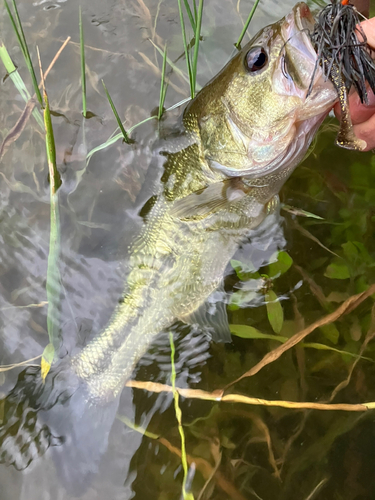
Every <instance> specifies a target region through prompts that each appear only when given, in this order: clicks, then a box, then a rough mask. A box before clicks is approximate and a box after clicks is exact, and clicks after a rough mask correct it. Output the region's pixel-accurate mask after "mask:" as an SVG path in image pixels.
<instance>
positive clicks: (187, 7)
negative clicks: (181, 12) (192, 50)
mask: <svg viewBox="0 0 375 500" xmlns="http://www.w3.org/2000/svg"><path fill="white" fill-rule="evenodd" d="M184 4H185V9H186V12H187V15H188V17H189V21H190V24H191V27H192V30H193V32H194V33H195V30H196V25H195V20H194V17H193V14H192V12H191V9H190V5H189V2H188V0H184ZM194 8H195V19H196V18H197V12H196V5H195V2H194Z"/></svg>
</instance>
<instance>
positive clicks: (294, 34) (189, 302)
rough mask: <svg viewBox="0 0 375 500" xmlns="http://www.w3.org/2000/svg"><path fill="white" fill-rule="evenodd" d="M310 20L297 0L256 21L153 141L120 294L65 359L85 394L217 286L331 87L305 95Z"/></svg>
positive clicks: (109, 391) (297, 156)
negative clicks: (155, 167) (248, 36)
mask: <svg viewBox="0 0 375 500" xmlns="http://www.w3.org/2000/svg"><path fill="white" fill-rule="evenodd" d="M313 24H314V21H313V19H312V17H311V14H310V11H309V9H308V7H307V6H306V5H305V4H298V5H297V6H296V7H295V8H294V10H293V12H291V13H290V14H289V15H288V16H286V17H285V18H284V19H282V20H281V21H280V22H278V23H276V24H274V25H272V26H269V27H267V28H264V29H263V30H262V31H261V32H260V33H259V34H258V35H257V36H256V37H255V38H254V39H253V40H252V41H251V42H250V43H248V44H247V45H246V46H245V47H244V48H243V49H242V50H241V51H240V52H239V53H238V54H237V55H236V56H235V57H234V58H233V59H232V60H231V61H230V62H229V64H228V65H227V66H226V67H225V68H224V69H223V70H222V72H221V73H220V74H219V75H217V76H216V77H215V78H214V79H213V81H211V82H210V83H209V84H208V85H206V87H205V88H204V89H203V90H202V91H201V92H200V93H199V94H198V95H197V97H196V98H195V99H194V100H193V101H192V102H191V103H190V104H189V105H188V106H187V108H186V110H185V112H184V115H183V125H184V128H185V133H184V134H182V135H180V136H178V137H177V138H174V139H173V140H172V141H170V142H169V143H168V142H167V143H166V145H165V146H164V147H163V145H162V146H161V147H160V154H163V155H165V157H166V160H165V163H164V172H163V174H162V176H161V178H160V181H159V183H158V192H157V193H156V194H155V195H154V196H153V197H152V198H151V199H150V200H149V201H148V202H147V203H146V205H145V207H144V208H143V209H142V211H141V213H142V215H143V217H144V219H145V225H144V229H143V231H142V233H141V235H140V236H139V237H138V238H137V240H136V241H135V242H134V243H133V244H132V245H131V257H130V262H129V268H130V273H129V276H128V279H127V283H126V287H125V290H124V294H123V298H122V300H121V303H120V304H119V305H118V307H117V308H116V310H115V311H114V313H113V316H112V318H111V320H110V322H109V324H108V326H107V327H106V328H105V330H104V331H103V332H102V333H100V334H99V335H98V336H97V337H96V338H95V339H94V340H93V341H92V342H90V343H89V344H88V345H87V346H86V347H85V348H84V349H83V350H82V351H81V352H80V353H79V354H78V355H77V356H75V357H74V358H73V359H72V368H73V369H74V371H75V373H76V374H77V376H78V377H79V378H80V379H81V380H84V381H85V382H86V384H87V386H88V388H89V394H90V397H91V398H93V399H94V400H106V399H111V398H113V397H114V395H116V394H118V393H119V392H120V391H121V389H122V387H123V385H124V382H125V380H126V379H127V378H129V377H130V375H131V373H132V371H133V368H134V365H135V364H136V362H137V360H139V358H140V357H141V356H142V355H143V354H144V352H145V351H146V350H147V348H148V347H149V345H150V343H151V342H152V339H153V338H154V337H155V335H156V334H157V333H159V332H160V331H161V330H163V329H165V328H166V327H168V326H169V325H171V324H172V323H173V322H174V321H175V320H178V319H179V320H183V321H184V320H186V318H188V317H189V316H190V315H191V314H192V313H194V311H196V310H197V309H198V308H199V306H200V305H201V304H202V302H204V301H205V300H206V299H207V297H208V296H209V295H210V294H211V293H212V292H213V291H214V290H215V289H216V288H217V287H218V286H219V284H220V283H221V280H222V277H223V274H224V269H225V267H226V266H227V264H228V261H229V259H230V258H231V256H232V255H233V254H234V252H235V250H236V248H237V247H238V245H239V243H240V242H241V241H242V240H243V239H244V238H245V237H246V236H247V235H248V233H249V230H250V229H251V228H254V227H255V226H257V225H258V224H259V223H260V222H261V221H262V220H263V218H264V217H265V215H266V214H267V212H268V210H269V208H270V207H272V204H273V198H274V197H275V195H277V193H278V191H279V190H280V188H281V186H282V184H283V183H284V182H285V180H286V179H287V178H288V177H289V175H290V174H291V173H292V171H293V169H294V168H295V167H296V165H297V164H298V163H299V162H300V161H301V159H302V158H303V156H304V155H305V152H306V149H307V148H308V146H309V144H310V142H311V139H312V138H313V136H314V134H315V132H316V130H317V128H318V126H319V125H320V123H321V121H322V120H323V119H324V117H325V116H326V114H327V111H328V110H329V109H330V108H331V107H332V104H333V102H334V101H335V100H336V98H337V94H336V93H335V92H334V90H333V87H332V84H330V83H327V82H323V80H321V79H320V78H319V77H320V76H321V75H316V78H315V82H314V84H313V91H312V93H311V95H310V96H309V97H308V98H307V99H306V93H307V89H308V88H309V84H310V79H311V75H312V72H313V69H314V65H315V61H316V53H315V51H314V49H313V47H312V45H311V42H310V40H309V35H308V31H307V30H309V29H312V27H313ZM201 316H202V315H201ZM204 316H206V315H205V314H204ZM205 319H206V320H207V318H205ZM194 320H196V321H198V320H197V318H194ZM188 321H189V319H188ZM221 330H222V331H221V332H219V336H220V335H221V336H222V338H223V339H225V338H226V339H227V340H230V334H229V329H228V328H227V329H226V331H225V327H224V328H223V327H221Z"/></svg>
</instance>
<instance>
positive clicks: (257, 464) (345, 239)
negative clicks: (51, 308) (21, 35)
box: [0, 0, 375, 500]
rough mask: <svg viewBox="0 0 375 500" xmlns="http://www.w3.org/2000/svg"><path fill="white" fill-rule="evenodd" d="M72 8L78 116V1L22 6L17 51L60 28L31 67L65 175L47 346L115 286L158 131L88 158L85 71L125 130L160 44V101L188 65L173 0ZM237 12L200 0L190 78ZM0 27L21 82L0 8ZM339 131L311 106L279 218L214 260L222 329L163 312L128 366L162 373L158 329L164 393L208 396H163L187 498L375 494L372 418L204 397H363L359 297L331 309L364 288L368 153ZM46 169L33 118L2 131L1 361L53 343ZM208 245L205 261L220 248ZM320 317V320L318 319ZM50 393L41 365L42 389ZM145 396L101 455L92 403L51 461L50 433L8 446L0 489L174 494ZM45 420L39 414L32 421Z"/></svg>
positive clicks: (367, 374)
mask: <svg viewBox="0 0 375 500" xmlns="http://www.w3.org/2000/svg"><path fill="white" fill-rule="evenodd" d="M293 4H294V2H291V1H289V0H288V1H284V2H280V1H276V0H264V1H263V2H261V3H260V5H259V7H258V9H257V11H256V13H255V17H254V19H253V21H252V23H251V26H250V28H249V33H250V35H254V34H255V33H256V32H257V31H258V30H259V29H260V28H261V27H263V26H264V25H266V24H270V23H272V22H274V21H276V20H278V19H279V18H280V17H282V16H283V15H285V14H286V13H287V12H288V11H289V10H290V9H291V7H292V6H293ZM81 6H82V19H83V27H84V34H85V49H86V50H85V54H86V74H87V108H88V110H89V117H88V118H87V119H84V118H83V117H82V112H81V109H82V102H81V99H82V96H81V83H80V47H79V23H78V19H79V3H78V2H73V1H72V0H57V1H56V2H50V1H46V0H40V1H35V2H21V1H19V2H18V7H19V13H20V17H21V19H22V22H23V27H24V31H25V34H26V38H27V40H28V43H29V46H30V50H31V52H32V58H33V60H34V62H36V50H35V47H36V46H38V48H39V50H40V54H41V59H42V64H43V67H44V69H46V68H47V66H48V65H49V63H50V61H51V60H52V59H53V58H54V56H55V54H56V53H57V51H58V50H59V48H60V47H61V45H62V43H63V42H64V41H65V40H66V39H67V37H71V38H70V40H69V42H68V44H67V46H66V47H65V49H64V50H63V52H62V53H61V55H60V56H59V58H58V59H57V61H56V62H55V64H54V66H53V69H52V70H51V72H50V74H49V75H48V77H47V79H46V87H47V92H48V95H49V101H50V105H51V109H52V111H53V117H52V121H53V129H54V134H55V140H56V154H57V165H58V169H59V171H60V172H61V176H62V179H63V184H62V186H61V188H60V190H59V207H60V219H61V220H60V233H61V248H60V256H59V271H60V274H61V283H62V287H61V290H60V292H59V309H60V315H59V319H58V320H57V321H58V324H57V327H58V330H59V331H60V352H59V356H60V357H64V356H65V355H66V354H67V353H68V354H69V355H74V354H75V353H77V352H80V350H81V348H82V346H84V345H86V344H87V342H88V341H89V340H90V339H91V338H92V337H93V336H94V334H95V333H96V332H99V331H100V330H101V329H103V328H104V327H105V325H106V324H107V323H108V320H109V318H110V316H111V313H112V311H113V309H114V308H115V306H116V305H117V304H118V302H119V299H120V297H121V293H122V290H123V282H124V276H125V275H126V269H127V263H128V259H129V255H128V248H129V244H130V242H131V241H132V240H133V239H134V237H135V235H136V234H137V233H138V232H139V230H140V226H141V223H142V221H141V219H140V217H137V214H138V211H139V207H140V206H142V205H143V203H144V202H145V201H146V200H147V199H148V198H149V197H150V192H149V191H148V190H147V183H148V181H149V176H150V175H151V174H150V171H148V170H147V169H148V167H149V164H150V162H151V160H152V157H153V152H152V144H153V143H154V142H155V140H157V136H158V125H157V121H156V120H154V121H149V122H147V123H146V124H144V125H142V126H140V127H139V128H137V129H136V130H135V131H134V132H133V134H132V138H133V139H134V140H135V141H136V142H135V143H134V144H130V145H128V144H125V143H123V142H121V140H119V141H117V142H115V143H114V144H112V145H111V146H110V147H108V148H106V149H103V150H101V151H99V152H96V153H95V154H94V155H93V156H92V157H91V158H90V161H89V162H87V161H86V156H87V153H88V152H89V151H91V150H92V149H93V148H95V147H96V146H98V145H100V144H102V143H103V142H105V141H106V140H107V139H108V138H109V137H110V136H111V134H112V133H113V132H114V131H115V129H116V121H115V118H114V116H113V113H112V111H111V108H110V106H109V104H108V101H107V99H106V96H105V93H104V91H103V88H102V84H101V81H100V80H101V79H104V82H105V83H106V86H107V88H108V90H109V92H110V94H111V97H112V99H113V101H114V103H115V105H116V108H117V110H118V112H119V114H120V116H121V117H122V118H124V117H125V118H126V127H127V128H130V127H131V126H132V125H134V124H136V123H138V122H140V121H141V120H143V119H145V118H147V117H149V116H150V114H151V112H152V111H154V110H155V108H156V107H157V106H158V103H159V92H160V70H161V67H162V57H161V55H160V54H159V53H158V51H157V49H156V48H155V45H156V46H158V47H161V48H163V47H164V44H165V42H167V43H168V57H169V58H170V59H171V60H172V61H174V62H175V65H176V67H177V70H175V71H172V72H171V71H170V68H169V67H168V68H169V69H168V71H169V77H170V83H169V86H168V90H167V94H166V104H165V106H166V107H169V106H172V105H173V104H175V103H177V102H179V101H181V100H183V99H185V98H187V97H188V96H189V92H190V91H189V84H188V83H187V81H186V76H185V78H184V77H183V76H181V72H183V73H184V75H185V73H186V67H185V61H184V57H183V44H182V39H181V31H180V24H179V14H178V6H177V2H176V1H174V0H164V1H163V0H159V1H154V0H113V1H109V0H108V1H106V2H103V1H98V0H90V1H82V2H81ZM251 7H252V3H251V2H249V1H247V0H238V1H235V0H233V1H232V0H228V1H226V2H220V1H218V0H207V1H206V2H205V4H204V14H203V23H202V41H201V44H200V54H199V63H198V72H197V82H198V84H199V85H201V86H203V85H205V84H206V83H207V82H208V81H209V80H210V79H211V78H212V77H213V76H214V75H215V74H216V73H217V72H218V71H219V70H220V69H221V68H222V67H223V66H224V64H225V63H226V62H227V61H228V59H229V58H230V56H231V55H232V54H233V43H234V42H235V41H236V40H237V38H238V36H239V33H240V32H241V29H242V26H243V22H244V20H245V19H246V17H247V15H248V13H249V11H250V9H251ZM315 8H316V5H315ZM0 31H1V34H2V35H1V36H2V41H3V43H4V44H5V46H6V47H7V49H8V51H9V53H10V55H11V57H12V59H13V61H14V63H15V65H16V66H17V67H18V70H19V73H20V75H21V77H22V79H23V80H24V81H25V83H26V86H27V87H28V89H29V91H30V92H32V86H31V83H30V77H29V75H28V72H27V68H26V67H25V64H24V60H23V57H22V53H21V51H20V49H19V46H18V45H17V40H16V38H15V35H14V33H13V31H12V27H11V24H10V22H9V19H8V17H7V14H6V11H5V9H4V8H2V10H1V12H0ZM188 35H189V36H191V33H189V32H188ZM34 66H35V67H36V66H37V65H36V64H35V65H34ZM178 70H180V72H178ZM1 76H2V80H1V94H0V124H1V128H0V131H1V141H2V142H3V141H4V139H5V138H6V137H7V135H8V134H9V132H10V131H11V129H12V127H13V126H14V125H15V124H16V122H17V120H18V119H19V117H20V115H21V113H22V110H23V109H24V106H25V103H24V101H23V99H22V98H21V96H20V95H19V93H18V92H17V91H16V89H15V87H14V85H13V82H12V81H11V79H10V78H9V76H7V77H6V72H5V70H4V68H3V66H2V73H1ZM179 113H180V110H179V109H177V110H174V111H172V112H170V114H169V116H168V117H167V118H166V119H165V121H164V122H163V124H164V125H163V127H164V129H165V130H167V129H168V128H169V126H170V123H172V122H174V121H176V120H177V117H178V114H179ZM336 125H337V124H336V122H335V120H334V119H333V118H329V119H327V121H326V122H325V123H324V125H323V129H322V132H320V133H319V134H318V136H317V138H316V141H315V142H314V145H313V148H311V150H310V154H309V156H308V157H307V158H306V159H305V160H304V162H303V163H302V164H301V165H300V166H299V167H298V168H297V169H296V171H295V172H294V173H293V175H292V177H291V178H290V179H289V180H288V181H287V183H286V185H285V186H284V187H283V189H282V191H281V193H280V198H281V201H282V204H283V205H282V209H281V213H280V215H278V213H276V214H272V215H271V216H270V217H268V218H267V219H266V221H265V222H264V223H263V225H262V226H261V227H260V228H259V229H257V230H255V232H254V233H253V238H252V241H251V242H249V243H247V244H244V245H243V246H242V247H241V249H240V250H239V251H238V252H237V253H236V255H235V256H234V257H233V259H234V260H233V261H232V266H228V267H227V269H226V277H225V293H224V291H223V292H222V295H221V296H219V298H216V299H215V300H216V302H220V300H223V302H224V303H225V304H226V305H227V310H228V315H229V323H230V325H231V330H232V333H233V335H232V341H231V342H230V343H215V342H211V341H210V339H209V336H207V335H205V334H203V333H202V331H200V329H199V328H196V327H194V326H193V327H190V326H187V325H184V324H183V323H175V324H174V325H173V327H171V328H169V329H166V330H165V331H163V332H162V333H161V334H160V335H159V336H157V337H156V338H155V340H154V342H153V343H152V345H151V346H150V348H149V350H148V352H147V353H146V354H145V355H144V356H143V357H142V358H141V360H140V361H139V362H138V364H137V367H136V369H135V371H134V373H133V376H132V379H133V380H137V381H142V382H154V383H159V384H167V385H169V386H170V384H171V373H172V361H171V345H170V338H169V333H170V332H172V333H173V338H174V343H175V348H176V353H175V369H176V380H175V383H176V386H177V387H180V388H185V389H191V390H195V389H200V390H202V391H205V393H204V394H205V397H206V399H207V398H208V399H209V398H210V397H211V400H204V398H203V399H196V397H194V396H196V395H197V393H196V392H194V391H193V392H191V393H190V394H185V395H187V397H180V399H179V405H180V408H181V414H182V417H181V418H182V425H183V432H184V436H185V443H186V454H187V468H188V474H187V478H186V491H187V492H186V493H185V498H189V499H191V498H193V497H194V498H195V499H200V500H203V499H209V498H210V499H217V500H221V499H223V500H224V499H228V498H231V499H235V500H240V499H262V500H269V499H272V500H274V499H285V500H294V499H295V500H307V499H319V500H323V499H330V500H331V499H335V500H339V499H345V500H365V499H372V498H375V479H374V475H373V470H374V467H375V414H374V413H373V412H372V411H368V412H361V411H358V412H352V411H349V409H350V408H349V407H345V408H344V409H343V410H342V411H337V410H336V411H332V410H331V411H324V410H321V409H320V410H319V409H308V408H304V407H303V406H301V407H300V408H281V407H277V406H266V405H265V404H260V405H250V404H244V403H240V402H221V403H220V402H218V401H215V400H214V398H215V395H212V394H211V393H212V392H213V391H215V390H218V389H223V388H224V387H226V386H228V384H231V385H230V387H228V388H227V390H226V394H242V395H245V396H248V397H250V398H261V399H265V400H279V401H294V402H312V403H343V404H348V405H350V404H352V405H354V404H359V403H364V402H373V401H375V385H374V383H373V381H374V377H375V365H374V363H375V347H374V342H373V336H375V309H374V308H373V297H374V295H372V296H370V297H368V298H367V299H363V300H361V298H360V299H359V300H357V302H353V303H352V304H351V306H350V307H349V306H348V307H349V309H348V308H347V309H345V310H344V305H345V304H346V303H347V302H346V301H349V300H350V297H352V296H354V295H356V294H359V293H361V292H364V291H366V290H367V289H368V288H369V287H370V286H371V285H372V284H373V283H375V239H374V234H375V233H374V231H375V156H374V155H373V153H371V152H370V153H357V152H349V151H344V150H340V149H338V148H337V147H336V146H334V138H335V134H336V132H337V126H336ZM47 172H48V166H47V161H46V151H45V141H44V131H43V129H42V128H40V126H39V124H38V123H37V121H36V120H35V119H34V117H33V116H31V117H30V118H29V119H28V121H27V124H26V126H25V127H24V129H23V130H22V133H21V134H20V135H19V137H17V139H16V141H14V142H11V143H10V144H9V145H7V147H6V148H5V149H4V150H3V154H2V158H1V163H0V239H1V246H0V325H1V330H0V365H1V366H6V365H10V364H16V363H21V362H23V361H26V360H32V361H30V362H29V363H28V364H30V365H34V366H37V365H39V364H40V355H41V354H42V352H43V350H44V348H45V347H46V346H47V344H48V343H49V337H48V332H47V297H46V276H47V260H48V251H49V237H50V204H49V203H50V195H49V183H48V175H47ZM145 186H146V188H145ZM313 215H314V217H313ZM212 251H213V260H214V255H215V252H219V251H220V249H218V248H214V249H212ZM270 262H272V263H271V264H269V263H270ZM343 304H344V305H343ZM348 304H349V302H348ZM342 305H343V306H342ZM340 306H342V309H343V310H342V311H341V312H340V311H338V308H339V307H340ZM335 311H338V312H337V314H336V315H335ZM330 314H333V315H334V317H333V318H332V319H331V320H327V317H328V315H330ZM319 321H320V325H318V327H317V328H314V329H313V331H312V333H311V334H310V335H309V336H308V337H307V338H306V339H305V340H304V344H303V345H301V344H299V345H297V346H296V347H293V348H291V349H289V350H287V351H286V352H285V353H284V354H283V355H282V356H281V357H280V358H279V359H278V360H275V361H274V362H272V363H270V364H268V365H267V366H265V367H264V368H263V369H261V370H260V371H259V372H258V373H257V374H255V375H254V376H250V377H246V378H243V379H242V380H240V381H239V382H237V383H236V384H232V382H234V381H236V380H237V379H238V378H239V377H241V376H242V375H243V374H244V373H246V372H247V371H248V370H249V369H250V368H251V367H253V366H254V365H256V364H257V363H258V362H259V361H261V360H262V358H263V356H264V355H266V354H267V353H268V352H270V351H272V350H273V349H275V348H277V347H278V346H280V345H281V343H282V342H285V340H286V338H289V337H291V336H292V335H294V334H295V333H297V332H299V331H302V330H303V329H304V328H305V327H307V326H308V325H310V324H313V323H315V322H319ZM254 337H258V338H254ZM34 358H35V359H34ZM24 368H25V367H24V366H20V367H15V368H13V369H7V368H4V369H2V368H1V369H0V425H1V426H6V427H7V429H8V431H7V437H6V439H8V441H7V442H5V438H4V435H2V434H1V430H0V440H2V441H1V442H0V449H1V450H2V452H3V450H4V449H6V448H7V447H8V448H9V449H10V448H11V447H17V438H18V434H17V424H16V421H17V419H18V420H19V419H20V418H25V419H26V420H27V419H28V418H29V419H33V418H34V417H35V415H34V414H33V415H31V414H29V415H27V414H25V415H24V414H23V413H22V412H23V410H22V408H18V409H17V408H16V410H15V412H14V413H12V414H10V413H9V412H8V406H7V403H6V401H7V399H6V395H7V394H8V393H9V392H10V391H11V389H12V388H13V387H14V386H15V384H16V382H17V377H18V376H19V374H20V373H21V372H22V370H24ZM30 376H31V375H30ZM42 389H43V388H42ZM50 389H51V387H50V386H49V384H48V376H47V381H46V387H45V390H46V391H47V390H50ZM157 389H160V386H153V387H150V386H148V388H144V389H140V388H134V387H129V386H128V387H125V388H124V390H123V391H122V394H121V398H120V402H119V406H118V409H117V418H116V419H115V420H114V422H113V425H112V426H111V428H110V432H109V436H108V447H107V446H105V448H108V449H106V451H103V452H101V453H99V458H98V459H97V460H96V459H95V460H94V459H93V463H90V460H89V458H88V456H87V455H86V456H85V457H84V459H82V457H81V455H84V453H87V454H90V453H91V450H90V446H86V444H87V441H90V440H91V439H92V441H93V442H95V438H96V436H95V433H96V432H97V433H98V435H99V434H100V423H101V422H103V426H105V420H106V410H105V409H103V407H100V408H99V409H95V408H94V410H92V416H91V418H92V419H93V421H94V422H95V425H93V426H92V427H91V426H88V428H87V429H81V430H79V431H77V432H80V433H81V434H80V435H78V436H76V437H77V440H76V441H75V442H73V443H70V445H69V446H70V447H69V450H68V451H67V452H66V453H65V454H64V449H65V448H66V446H64V445H65V443H61V442H60V441H59V440H58V439H57V437H56V438H54V437H52V438H51V444H52V445H55V446H51V447H50V448H49V449H48V450H47V451H46V452H45V453H44V454H42V456H39V457H35V459H34V460H30V461H29V460H28V458H26V459H25V456H26V455H27V454H26V452H25V450H24V453H23V452H22V449H21V451H20V456H19V457H18V458H19V460H18V462H17V463H20V464H22V466H20V467H18V468H21V469H23V470H17V468H16V467H13V466H12V465H5V464H3V465H0V484H1V493H0V498H1V500H26V499H27V500H37V499H38V500H41V499H43V500H49V499H54V500H68V499H72V498H82V499H84V500H95V499H103V498H109V499H111V500H115V499H122V500H125V499H130V498H135V499H139V500H140V499H146V498H147V499H150V500H151V499H158V500H168V499H176V498H183V496H184V495H183V487H182V485H183V480H184V470H183V466H182V462H181V449H182V448H181V435H180V431H181V429H179V426H178V423H177V420H176V409H175V405H174V400H173V396H172V394H171V393H170V392H163V391H162V392H158V391H157ZM51 390H53V389H51ZM210 394H211V396H210ZM200 395H201V396H202V393H200ZM28 402H29V401H27V402H26V406H27V403H28ZM247 403H249V402H247ZM61 406H63V405H61ZM56 408H57V410H56ZM58 408H59V404H57V405H55V408H54V411H55V418H56V415H57V418H60V419H64V418H65V416H66V413H63V410H61V413H59V411H60V410H58ZM104 408H105V407H104ZM17 412H18V413H17ZM59 415H60V416H59ZM49 418H50V417H49V412H48V411H45V412H44V416H43V419H44V420H43V422H47V423H48V422H49ZM11 419H15V420H14V421H13V420H11ZM26 420H25V421H26ZM98 422H99V424H98ZM26 423H27V422H26ZM13 425H14V427H12V426H13ZM27 425H29V424H28V423H27ZM27 425H26V427H27ZM30 425H31V424H30ZM67 425H68V424H67ZM1 426H0V429H1ZM95 426H96V427H95ZM92 429H94V430H93V431H92ZM91 432H92V433H93V434H91ZM35 437H36V436H35V435H34V438H35ZM82 450H84V451H82ZM94 453H95V452H94ZM34 454H35V455H38V454H39V453H38V452H37V451H36V452H35V453H34ZM27 456H29V455H27ZM1 458H2V461H4V460H3V458H4V457H1ZM66 471H69V472H66ZM72 471H74V473H72ZM72 478H73V479H72ZM74 478H75V479H74ZM189 495H190V496H189ZM191 495H193V497H192V496H191Z"/></svg>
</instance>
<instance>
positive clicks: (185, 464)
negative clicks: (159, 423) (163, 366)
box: [169, 332, 194, 500]
mask: <svg viewBox="0 0 375 500" xmlns="http://www.w3.org/2000/svg"><path fill="white" fill-rule="evenodd" d="M169 342H170V344H171V383H172V392H173V399H174V409H175V413H176V420H177V424H178V432H179V434H180V438H181V463H182V469H183V471H184V479H183V481H182V496H183V498H184V500H194V496H193V494H192V493H190V492H189V493H188V492H187V491H186V482H187V479H188V474H189V468H188V462H187V457H186V447H185V432H184V428H183V427H182V413H181V408H180V405H179V401H178V400H179V394H178V391H177V390H176V367H175V364H174V356H175V346H174V342H173V333H172V332H171V333H170V334H169Z"/></svg>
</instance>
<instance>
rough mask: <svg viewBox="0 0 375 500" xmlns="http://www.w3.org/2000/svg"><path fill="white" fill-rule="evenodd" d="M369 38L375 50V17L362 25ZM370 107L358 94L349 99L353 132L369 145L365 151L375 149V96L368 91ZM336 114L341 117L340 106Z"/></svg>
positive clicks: (336, 109)
mask: <svg viewBox="0 0 375 500" xmlns="http://www.w3.org/2000/svg"><path fill="white" fill-rule="evenodd" d="M361 26H362V28H363V31H364V32H365V34H366V37H367V43H368V44H369V45H370V47H372V48H373V49H375V17H373V18H372V19H369V20H367V21H364V22H363V23H361ZM374 64H375V63H374ZM368 102H369V103H368V105H366V104H362V103H361V100H360V98H359V96H358V94H357V93H353V94H352V95H351V96H350V97H349V109H350V115H351V117H352V122H353V125H354V126H353V131H354V134H355V135H356V137H358V139H363V140H364V141H366V143H367V147H366V149H365V151H370V150H371V149H374V148H375V95H374V93H373V92H372V90H370V89H369V91H368ZM334 110H335V114H336V116H337V117H339V116H340V105H339V103H337V104H336V105H335V108H334Z"/></svg>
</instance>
